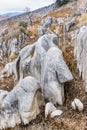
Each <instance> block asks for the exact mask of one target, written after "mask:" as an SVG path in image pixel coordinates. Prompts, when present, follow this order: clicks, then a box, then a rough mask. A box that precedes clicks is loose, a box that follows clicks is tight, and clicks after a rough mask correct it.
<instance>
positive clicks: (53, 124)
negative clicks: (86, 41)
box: [0, 1, 87, 130]
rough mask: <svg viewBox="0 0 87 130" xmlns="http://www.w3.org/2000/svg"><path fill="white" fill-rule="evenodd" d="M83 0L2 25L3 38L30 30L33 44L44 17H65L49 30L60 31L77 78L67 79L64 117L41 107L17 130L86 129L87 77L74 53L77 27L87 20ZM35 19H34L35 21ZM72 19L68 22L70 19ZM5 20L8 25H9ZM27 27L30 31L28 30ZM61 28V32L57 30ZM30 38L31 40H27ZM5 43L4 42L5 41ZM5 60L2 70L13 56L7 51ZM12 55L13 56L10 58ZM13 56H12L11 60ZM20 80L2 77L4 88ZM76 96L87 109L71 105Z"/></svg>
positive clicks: (64, 48) (63, 49)
mask: <svg viewBox="0 0 87 130" xmlns="http://www.w3.org/2000/svg"><path fill="white" fill-rule="evenodd" d="M81 2H83V1H75V2H70V3H68V4H67V5H64V6H62V7H61V8H55V10H54V11H52V10H51V11H49V12H47V13H46V14H44V15H42V17H41V16H40V12H38V13H37V14H36V15H37V17H34V16H35V13H34V14H32V15H31V18H30V17H29V16H28V17H25V18H23V17H22V20H21V19H20V18H17V20H16V21H14V19H12V20H11V21H6V22H5V23H4V25H3V26H2V31H1V32H0V34H1V37H2V41H6V40H9V39H11V38H13V37H16V36H19V35H22V34H23V33H24V34H25V33H27V34H28V38H29V39H27V38H25V42H24V44H23V45H22V46H21V48H23V47H24V46H26V45H28V44H33V43H34V42H36V41H37V40H38V38H39V35H38V29H40V27H41V21H43V20H44V19H46V18H48V17H55V18H57V19H58V18H60V19H62V20H64V21H63V22H61V24H59V25H58V24H56V23H52V25H51V26H50V29H49V30H47V31H49V32H52V33H56V34H57V35H58V36H59V35H60V39H59V40H60V49H61V50H62V53H63V56H64V59H65V61H66V63H67V65H68V66H69V68H70V70H71V72H72V74H73V76H74V79H73V81H72V82H69V83H65V98H66V100H65V103H64V106H63V107H59V106H58V107H59V108H60V109H62V110H63V114H62V115H61V116H60V117H55V118H53V119H51V118H50V117H48V118H47V119H45V116H44V108H42V110H41V114H39V115H38V116H37V118H36V119H34V120H32V121H31V122H30V123H29V125H27V126H24V125H20V126H17V127H16V128H14V130H86V129H87V95H86V94H85V90H84V81H83V80H82V79H81V77H80V76H79V73H78V70H77V60H76V57H75V56H74V44H73V43H74V40H75V39H74V37H75V36H73V35H74V34H75V31H76V30H78V29H79V28H80V27H81V26H82V25H84V24H87V13H83V12H82V14H79V13H78V7H80V5H81ZM74 17H75V18H76V21H75V24H73V25H72V26H70V28H69V30H68V31H67V32H66V33H65V31H64V28H63V27H65V26H64V25H67V23H69V21H70V20H71V19H72V18H74ZM21 21H24V23H26V22H28V23H27V24H28V25H27V27H23V28H22V27H21V26H19V24H23V23H20V22H21ZM31 21H32V23H31ZM67 21H68V22H67ZM5 24H6V25H7V26H6V27H5ZM5 29H8V33H7V34H6V35H2V33H3V31H4V30H5ZM26 31H27V32H26ZM57 31H58V32H57ZM26 39H27V40H26ZM2 43H3V42H2ZM3 58H4V59H5V60H4V61H3V62H2V61H1V62H0V70H1V69H2V68H3V66H4V65H5V64H6V63H7V62H8V61H10V60H13V59H14V57H13V58H11V57H9V56H7V55H4V57H3ZM10 58H11V59H10ZM9 59H10V60H9ZM15 84H16V83H14V82H13V77H10V78H4V79H3V80H0V89H5V90H9V91H10V90H12V88H13V86H14V85H15ZM74 98H79V99H80V100H81V101H82V102H83V104H84V111H83V112H81V113H80V112H79V111H74V110H72V108H71V102H72V101H73V99H74Z"/></svg>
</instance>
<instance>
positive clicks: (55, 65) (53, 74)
mask: <svg viewBox="0 0 87 130" xmlns="http://www.w3.org/2000/svg"><path fill="white" fill-rule="evenodd" d="M43 68H44V70H43V75H42V77H43V78H42V81H43V93H44V96H45V98H47V99H48V100H49V101H51V102H52V103H53V104H56V103H58V104H59V105H63V101H64V86H63V83H64V82H66V81H70V80H72V79H73V76H72V74H71V72H70V70H69V68H68V67H67V65H66V63H65V61H64V59H63V56H62V52H61V51H60V50H59V49H58V48H56V47H52V48H50V49H49V50H48V52H47V53H46V55H45V58H44V67H43Z"/></svg>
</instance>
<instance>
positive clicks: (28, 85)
mask: <svg viewBox="0 0 87 130" xmlns="http://www.w3.org/2000/svg"><path fill="white" fill-rule="evenodd" d="M39 88H40V87H39V84H38V83H37V81H36V79H35V78H33V77H31V76H30V77H26V78H24V79H23V80H21V81H20V82H19V83H18V84H17V85H16V86H15V87H14V89H13V90H12V91H11V92H9V93H8V95H7V96H6V97H5V99H4V101H3V103H2V106H1V114H0V129H5V128H9V127H15V126H16V125H17V124H20V123H21V122H23V123H24V124H28V123H29V122H30V121H31V120H32V119H34V118H36V115H37V114H39V112H40V110H39V107H40V105H41V104H40V103H41V101H39V100H42V99H41V97H40V91H39Z"/></svg>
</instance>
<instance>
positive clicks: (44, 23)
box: [41, 17, 52, 28]
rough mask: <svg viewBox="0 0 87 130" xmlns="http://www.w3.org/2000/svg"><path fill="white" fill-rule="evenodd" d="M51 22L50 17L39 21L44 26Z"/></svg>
mask: <svg viewBox="0 0 87 130" xmlns="http://www.w3.org/2000/svg"><path fill="white" fill-rule="evenodd" d="M51 24H52V18H51V17H47V18H46V19H44V20H42V21H41V26H44V27H46V28H48V27H50V26H51Z"/></svg>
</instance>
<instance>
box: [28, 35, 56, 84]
mask: <svg viewBox="0 0 87 130" xmlns="http://www.w3.org/2000/svg"><path fill="white" fill-rule="evenodd" d="M57 45H58V37H57V36H56V35H54V34H45V35H44V36H42V37H41V38H39V39H38V41H37V43H36V46H35V52H34V56H33V58H32V59H31V66H32V70H33V72H32V74H33V76H35V77H36V78H37V80H39V81H40V82H41V73H43V72H42V68H43V60H44V56H45V53H46V52H47V51H48V50H49V49H50V48H51V47H53V46H56V47H57Z"/></svg>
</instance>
